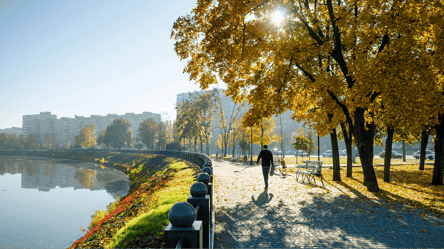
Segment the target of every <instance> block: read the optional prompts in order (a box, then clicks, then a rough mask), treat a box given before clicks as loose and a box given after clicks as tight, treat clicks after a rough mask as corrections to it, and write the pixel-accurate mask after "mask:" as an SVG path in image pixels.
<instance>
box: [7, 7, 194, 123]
mask: <svg viewBox="0 0 444 249" xmlns="http://www.w3.org/2000/svg"><path fill="white" fill-rule="evenodd" d="M196 4H197V0H130V1H122V0H106V1H105V0H103V1H102V0H94V1H90V0H87V1H85V0H76V1H60V0H44V1H29V0H0V129H4V128H10V127H22V116H23V115H28V114H38V113H40V112H45V111H49V112H51V113H52V114H56V115H57V118H61V117H74V115H78V116H85V117H89V116H91V115H107V114H118V115H123V114H125V113H128V112H132V113H136V114H137V113H142V112H144V111H149V112H153V113H162V114H164V116H163V118H164V119H170V120H173V119H175V116H176V114H175V109H174V106H175V102H176V95H177V94H179V93H182V92H189V91H195V90H199V87H198V85H196V84H195V82H192V81H190V80H189V75H187V74H183V68H184V66H185V64H186V62H185V61H180V59H179V57H178V56H177V55H176V54H175V52H174V40H172V39H170V38H169V37H170V34H171V29H172V26H173V23H174V21H175V20H176V19H177V18H178V17H179V16H182V15H186V14H188V13H190V12H191V10H192V9H193V8H194V7H195V6H196Z"/></svg>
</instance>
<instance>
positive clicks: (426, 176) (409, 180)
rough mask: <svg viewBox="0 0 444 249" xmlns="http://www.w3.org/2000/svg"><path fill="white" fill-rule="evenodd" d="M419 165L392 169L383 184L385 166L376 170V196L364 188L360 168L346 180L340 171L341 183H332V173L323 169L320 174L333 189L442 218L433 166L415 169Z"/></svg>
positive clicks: (443, 202) (441, 189)
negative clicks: (397, 204) (433, 178)
mask: <svg viewBox="0 0 444 249" xmlns="http://www.w3.org/2000/svg"><path fill="white" fill-rule="evenodd" d="M418 168H419V165H417V164H410V165H400V166H392V167H391V169H390V171H391V174H390V175H391V176H390V178H391V182H390V183H386V182H384V181H383V179H384V167H383V166H378V167H375V171H376V176H377V178H378V182H379V187H380V189H381V191H380V192H378V193H373V192H369V191H367V189H366V188H365V187H364V185H363V179H364V178H363V174H362V168H361V167H357V168H353V177H352V178H348V177H346V171H345V170H342V171H341V179H342V182H334V181H332V179H333V170H332V169H331V168H326V169H323V171H322V175H323V176H324V177H325V179H326V180H327V181H329V183H330V184H332V185H333V186H335V187H337V188H339V189H341V190H342V191H344V192H345V193H348V195H352V196H357V197H359V196H362V197H364V198H371V199H384V200H386V201H388V202H389V203H391V202H399V203H402V204H406V205H408V206H410V207H411V208H413V209H416V208H421V209H427V210H429V211H431V212H434V213H439V214H441V215H444V186H433V185H431V184H430V182H431V179H432V174H433V166H432V165H426V166H425V170H424V171H420V170H418Z"/></svg>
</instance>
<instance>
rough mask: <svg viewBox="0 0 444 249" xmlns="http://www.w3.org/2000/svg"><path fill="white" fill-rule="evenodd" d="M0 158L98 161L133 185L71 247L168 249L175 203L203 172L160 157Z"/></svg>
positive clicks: (61, 154) (70, 154)
mask: <svg viewBox="0 0 444 249" xmlns="http://www.w3.org/2000/svg"><path fill="white" fill-rule="evenodd" d="M0 156H30V157H47V158H56V159H74V160H83V161H88V162H96V163H97V166H101V167H103V166H105V167H110V168H114V169H117V170H119V171H121V172H123V173H125V174H126V175H127V176H128V177H129V178H130V181H131V187H130V190H129V193H128V194H127V195H126V196H124V197H120V198H118V199H116V200H115V201H114V202H112V203H110V204H109V205H108V206H107V207H106V209H103V210H97V211H96V212H95V214H93V215H92V216H91V218H92V220H91V223H90V225H89V226H88V227H87V228H86V229H85V228H83V227H80V228H79V229H81V230H82V232H86V233H85V235H84V236H83V237H81V238H79V239H78V240H77V241H75V242H73V244H72V245H71V246H70V247H69V248H122V247H123V248H141V247H150V248H164V242H163V233H164V229H165V228H166V226H167V225H168V223H169V220H168V211H169V210H170V208H171V207H172V205H173V204H175V203H177V202H179V201H186V200H187V197H188V195H189V189H190V187H191V185H192V184H193V183H194V182H196V180H197V176H198V174H199V173H200V170H199V169H198V168H197V167H195V166H193V165H192V164H190V163H188V162H186V161H183V160H180V159H176V158H168V157H165V156H162V155H146V154H136V153H126V152H104V151H94V150H91V151H88V150H73V151H68V150H67V151H63V150H61V151H58V150H54V151H51V150H44V151H0Z"/></svg>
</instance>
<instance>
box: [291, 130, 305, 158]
mask: <svg viewBox="0 0 444 249" xmlns="http://www.w3.org/2000/svg"><path fill="white" fill-rule="evenodd" d="M291 145H292V146H293V148H295V149H296V163H297V162H298V156H299V150H302V151H307V150H308V147H309V141H308V139H307V137H306V136H305V135H304V129H302V128H300V127H299V129H298V132H297V134H296V135H295V136H293V143H291Z"/></svg>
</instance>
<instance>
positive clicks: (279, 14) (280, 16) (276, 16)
mask: <svg viewBox="0 0 444 249" xmlns="http://www.w3.org/2000/svg"><path fill="white" fill-rule="evenodd" d="M272 19H273V22H274V23H276V24H280V23H281V22H282V20H284V15H283V14H282V12H280V11H275V12H274V13H273V15H272Z"/></svg>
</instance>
